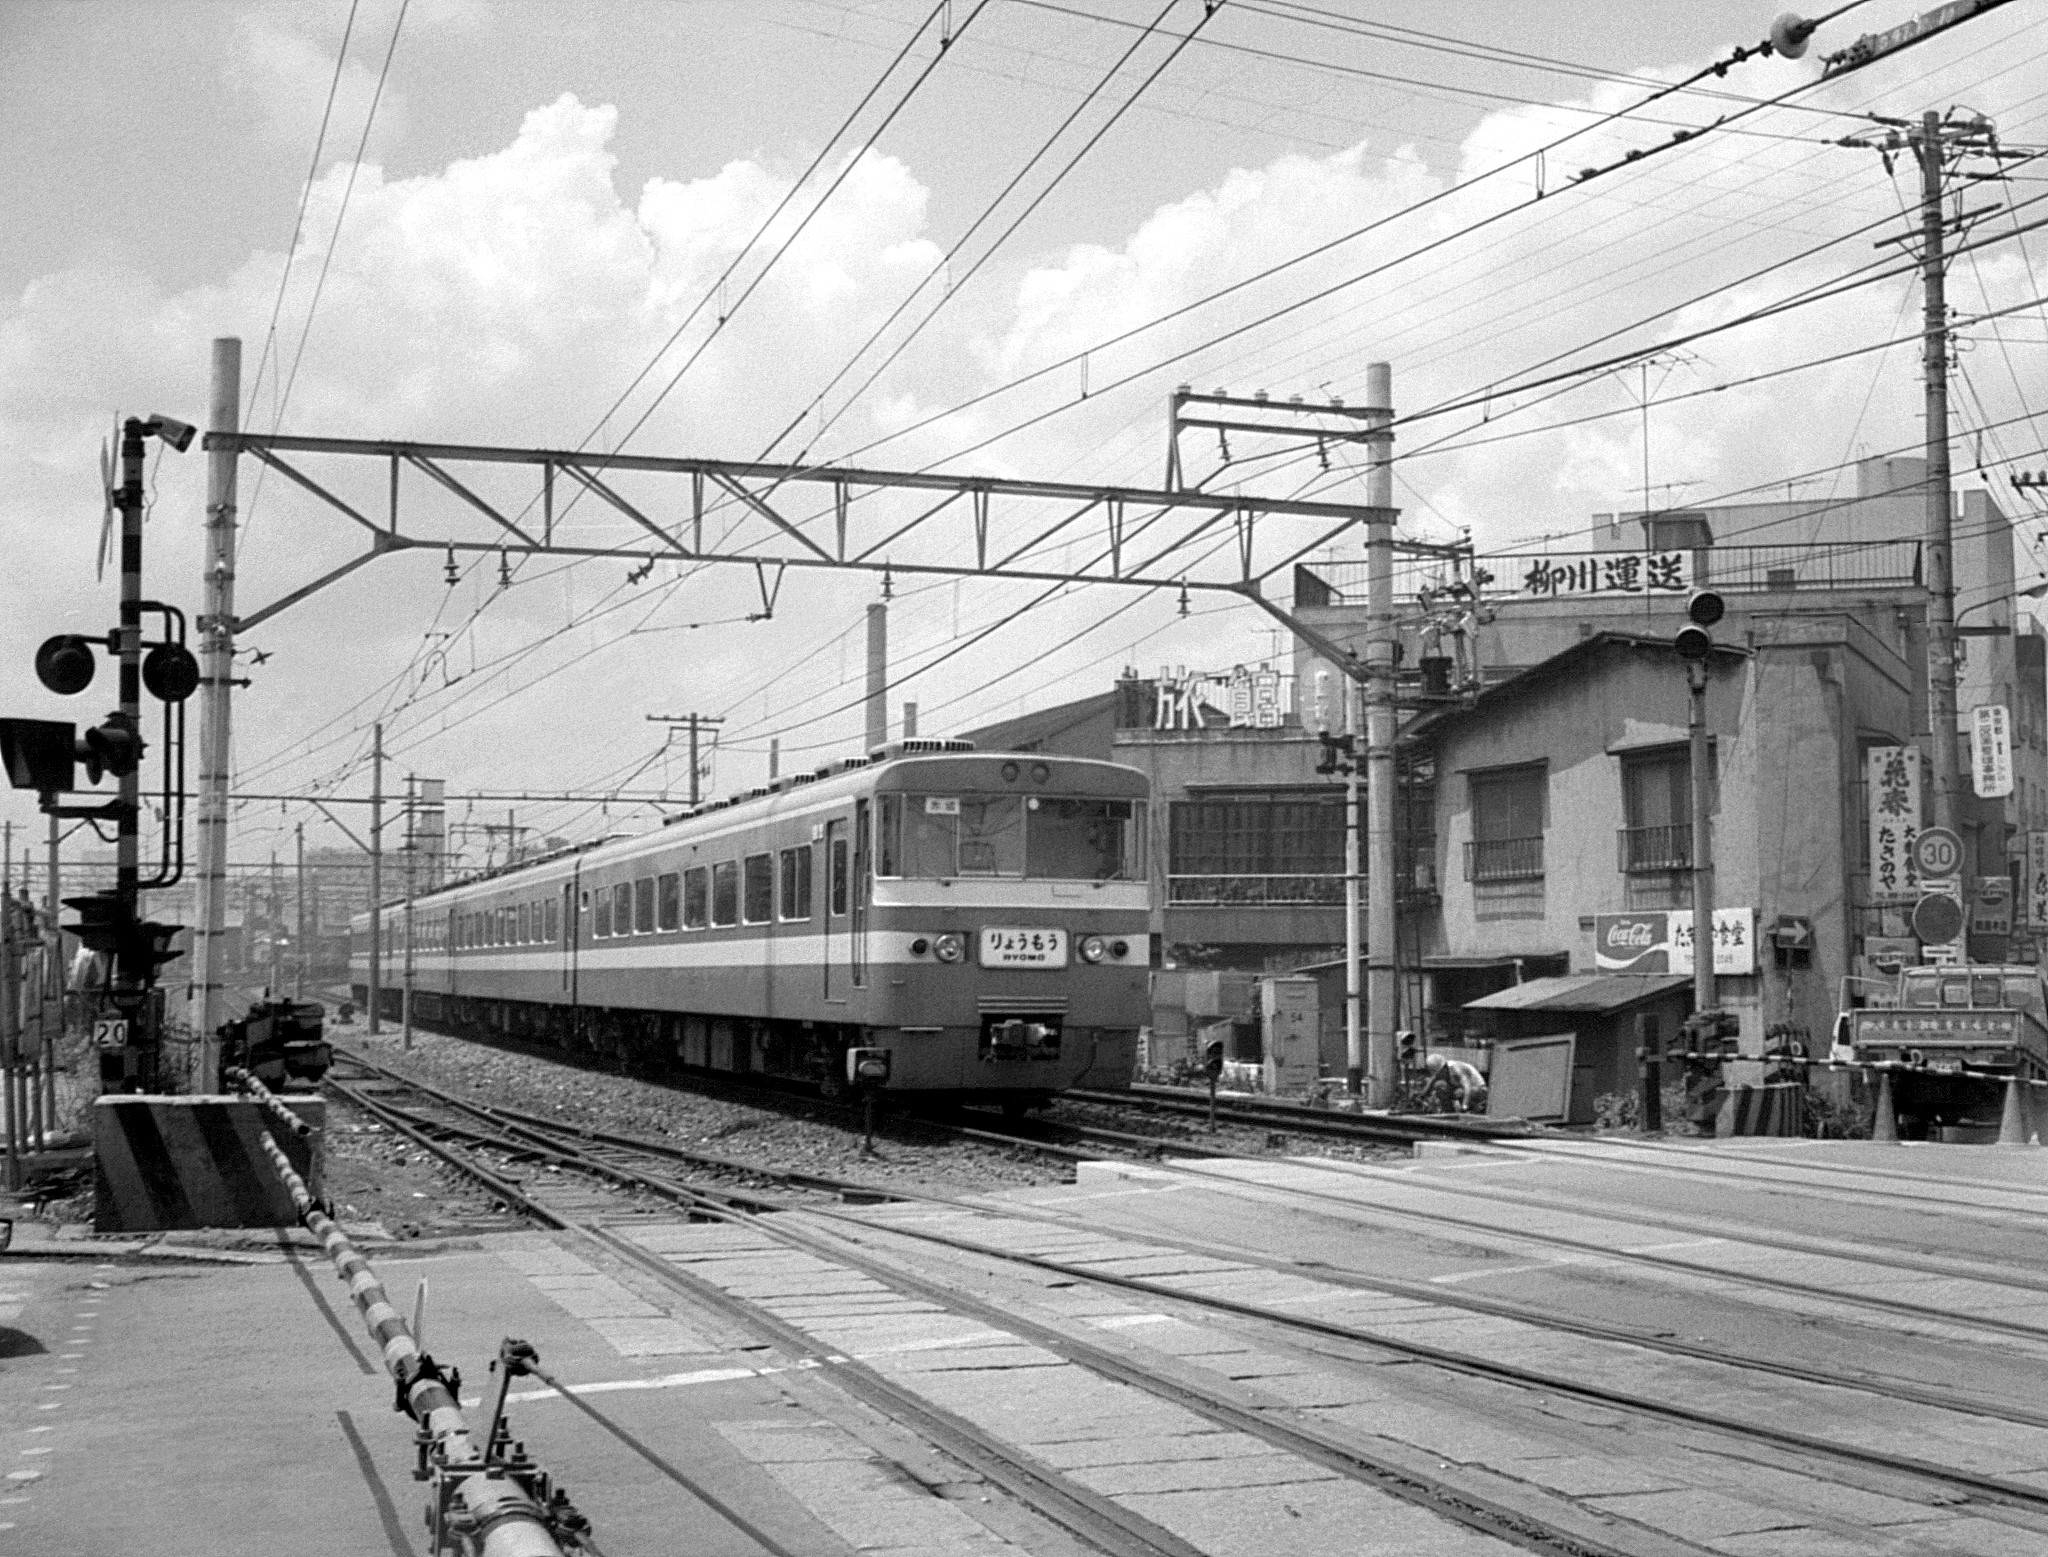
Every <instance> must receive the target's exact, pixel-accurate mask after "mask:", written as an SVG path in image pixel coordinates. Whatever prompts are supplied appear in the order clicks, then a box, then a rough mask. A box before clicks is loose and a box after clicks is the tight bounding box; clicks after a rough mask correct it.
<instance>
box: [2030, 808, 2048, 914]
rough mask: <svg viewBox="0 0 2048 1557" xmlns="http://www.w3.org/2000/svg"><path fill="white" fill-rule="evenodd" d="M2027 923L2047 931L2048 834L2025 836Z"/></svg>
mask: <svg viewBox="0 0 2048 1557" xmlns="http://www.w3.org/2000/svg"><path fill="white" fill-rule="evenodd" d="M2026 905H2027V923H2028V925H2030V926H2031V927H2032V928H2034V929H2036V930H2048V832H2031V833H2028V834H2027V887H2026Z"/></svg>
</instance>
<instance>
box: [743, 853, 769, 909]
mask: <svg viewBox="0 0 2048 1557" xmlns="http://www.w3.org/2000/svg"><path fill="white" fill-rule="evenodd" d="M744 874H745V878H746V879H745V882H744V886H745V889H746V890H745V892H744V894H743V898H742V902H741V904H740V910H741V912H740V917H741V919H742V920H743V921H744V922H745V923H747V924H766V923H767V922H768V921H769V920H771V919H773V918H774V917H775V856H774V855H772V854H749V855H748V856H747V858H746V866H745V872H744Z"/></svg>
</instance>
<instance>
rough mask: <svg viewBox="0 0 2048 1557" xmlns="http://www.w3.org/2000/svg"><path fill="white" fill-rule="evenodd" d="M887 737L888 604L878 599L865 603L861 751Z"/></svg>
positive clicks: (879, 743)
mask: <svg viewBox="0 0 2048 1557" xmlns="http://www.w3.org/2000/svg"><path fill="white" fill-rule="evenodd" d="M888 739H889V607H888V605H887V604H886V603H885V602H883V601H880V600H877V601H876V602H875V603H874V604H873V605H871V606H869V607H868V696H867V745H866V746H865V747H863V748H862V750H863V751H864V752H869V751H873V750H874V749H875V748H876V747H877V746H882V745H885V744H886V743H887V742H888Z"/></svg>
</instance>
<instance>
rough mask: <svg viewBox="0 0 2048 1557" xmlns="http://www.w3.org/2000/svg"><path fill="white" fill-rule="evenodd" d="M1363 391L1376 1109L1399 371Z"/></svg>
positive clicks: (1385, 1068) (1390, 1086)
mask: <svg viewBox="0 0 2048 1557" xmlns="http://www.w3.org/2000/svg"><path fill="white" fill-rule="evenodd" d="M1365 397H1366V401H1367V405H1368V408H1369V409H1371V410H1372V411H1374V412H1375V413H1376V415H1375V416H1374V419H1373V420H1372V421H1371V422H1370V423H1369V424H1368V425H1369V427H1370V429H1371V442H1370V443H1369V445H1368V448H1369V449H1370V451H1371V452H1370V460H1371V463H1370V464H1368V465H1367V467H1366V486H1365V501H1366V505H1367V507H1368V508H1370V509H1371V510H1372V511H1373V512H1372V515H1371V517H1370V518H1369V519H1368V520H1367V521H1366V586H1365V591H1366V593H1365V620H1366V629H1365V632H1366V639H1365V805H1366V823H1365V838H1366V866H1365V888H1366V914H1365V948H1366V988H1365V994H1366V1009H1367V1012H1368V1014H1369V1021H1370V1027H1369V1029H1368V1031H1367V1034H1366V1056H1365V1057H1366V1096H1367V1101H1369V1102H1370V1103H1371V1104H1372V1106H1373V1107H1375V1108H1385V1107H1387V1106H1388V1105H1389V1104H1391V1103H1392V1102H1393V1101H1394V1086H1395V1081H1396V1078H1397V1073H1398V1067H1399V1063H1400V1062H1399V1056H1398V1055H1397V1054H1396V1053H1395V1050H1394V1029H1395V1027H1396V1026H1397V1025H1398V1020H1399V1012H1398V1011H1396V1009H1395V1006H1396V1004H1397V1002H1398V1000H1399V985H1398V983H1397V981H1396V978H1395V967H1394V960H1395V958H1394V953H1395V948H1394V786H1395V783H1396V776H1395V772H1394V743H1395V734H1396V732H1395V719H1396V715H1395V709H1394V652H1395V626H1394V429H1393V421H1394V412H1393V404H1394V370H1393V368H1392V366H1391V365H1389V364H1388V363H1384V362H1373V363H1368V364H1367V365H1366V369H1365Z"/></svg>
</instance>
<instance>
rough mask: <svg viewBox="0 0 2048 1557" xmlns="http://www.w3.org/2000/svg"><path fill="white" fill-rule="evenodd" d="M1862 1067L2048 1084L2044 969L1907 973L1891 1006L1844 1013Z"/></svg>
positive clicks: (1957, 967)
mask: <svg viewBox="0 0 2048 1557" xmlns="http://www.w3.org/2000/svg"><path fill="white" fill-rule="evenodd" d="M1842 1017H1843V1022H1844V1024H1845V1025H1846V1032H1843V1033H1840V1034H1839V1036H1840V1037H1844V1038H1846V1039H1847V1041H1848V1043H1849V1045H1850V1046H1851V1049H1852V1053H1853V1063H1855V1064H1858V1065H1887V1066H1904V1067H1906V1068H1908V1069H1911V1070H1914V1071H1919V1072H1925V1073H1926V1074H1928V1075H1930V1076H1956V1077H1962V1076H1972V1075H1974V1076H1979V1077H1991V1078H2001V1079H2002V1078H2004V1077H2007V1076H2019V1077H2021V1078H2022V1079H2027V1080H2036V1079H2041V1078H2044V1077H2048V994H2044V988H2043V980H2042V972H2041V969H2039V968H2038V967H2027V966H1991V965H1971V964H1951V965H1947V966H1924V967H1905V968H1901V969H1900V970H1899V976H1898V983H1897V985H1896V988H1895V990H1894V992H1893V996H1892V999H1891V1003H1890V1004H1888V1005H1877V1006H1868V1007H1864V1008H1862V1009H1859V1010H1854V1011H1845V1012H1843V1013H1842Z"/></svg>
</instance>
